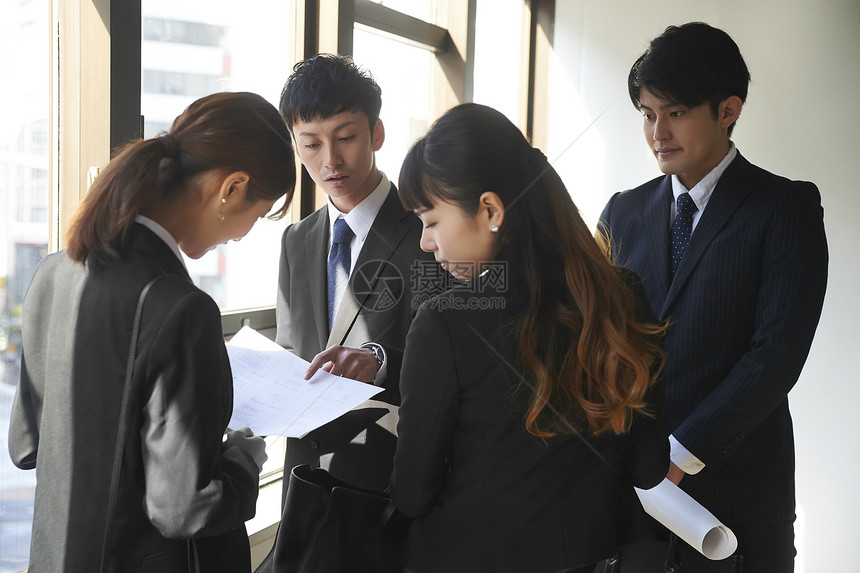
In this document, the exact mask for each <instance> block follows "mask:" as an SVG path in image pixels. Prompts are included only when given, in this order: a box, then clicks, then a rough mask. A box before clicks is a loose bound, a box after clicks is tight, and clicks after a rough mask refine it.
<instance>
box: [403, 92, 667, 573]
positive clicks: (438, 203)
mask: <svg viewBox="0 0 860 573" xmlns="http://www.w3.org/2000/svg"><path fill="white" fill-rule="evenodd" d="M399 192H400V197H401V200H402V201H403V203H404V205H405V206H406V207H407V208H408V209H412V210H414V211H415V212H416V213H417V214H418V216H419V217H420V218H421V220H422V222H423V223H424V231H423V234H422V238H421V246H422V248H423V249H424V250H426V251H430V252H433V253H434V254H435V256H436V259H437V261H439V262H440V263H441V265H442V267H443V268H444V269H446V270H447V271H448V272H449V273H451V274H452V275H453V276H454V278H456V279H458V280H459V284H457V285H456V286H454V287H453V288H452V289H451V290H449V291H448V292H446V293H445V294H443V295H440V296H438V297H436V298H433V299H430V300H428V301H427V302H426V303H425V304H424V305H423V306H422V307H421V308H420V309H419V311H418V314H417V316H416V317H415V320H414V321H413V323H412V328H411V330H410V332H409V336H408V338H407V344H406V351H405V356H404V362H403V370H402V374H401V395H402V404H401V407H400V421H399V423H398V427H397V430H398V445H397V454H396V456H395V460H394V473H393V475H392V483H391V485H392V501H393V503H394V505H395V506H396V508H397V509H398V510H399V511H400V512H401V513H403V514H404V515H406V516H407V517H414V518H415V519H414V521H413V523H412V526H411V528H410V531H409V534H408V537H407V541H406V547H405V554H404V555H405V566H406V567H407V569H408V570H410V571H415V572H417V573H423V572H435V571H451V572H454V571H464V572H465V571H468V572H472V573H474V572H478V571H486V572H493V573H499V572H505V571H510V572H522V571H529V572H530V573H540V572H562V571H577V572H578V571H591V570H592V569H593V568H594V565H595V564H596V563H597V562H598V561H599V560H601V559H602V558H605V557H608V556H610V555H611V554H612V553H613V551H614V549H615V548H616V546H617V544H618V543H619V541H620V539H619V537H618V536H619V531H620V527H619V526H620V524H619V523H618V520H617V516H618V512H619V505H620V504H619V497H620V496H622V495H631V494H632V487H631V486H632V485H636V486H638V487H641V488H650V487H652V486H654V485H656V484H657V483H659V482H660V481H661V480H662V479H663V478H664V477H665V476H666V472H667V469H668V463H669V462H668V440H667V436H666V434H665V433H664V431H663V429H662V426H661V423H660V420H659V409H660V402H661V400H660V393H661V391H662V390H661V385H660V384H658V383H657V382H658V378H659V372H660V369H661V367H662V362H663V352H662V334H663V327H662V326H660V325H657V324H655V323H654V322H653V317H652V316H651V315H650V311H649V310H648V304H647V301H646V300H645V299H644V293H643V292H642V289H641V285H640V284H639V282H638V279H637V277H635V276H634V275H632V274H631V273H629V272H625V271H623V270H621V269H617V268H614V267H613V266H612V265H611V264H610V263H609V260H608V258H607V254H606V251H605V249H603V248H601V245H600V244H599V243H598V242H597V240H596V239H595V238H594V237H593V236H592V235H591V233H590V232H589V231H588V229H587V227H586V225H585V223H584V222H583V220H582V218H581V217H580V215H579V212H578V210H577V209H576V206H575V205H574V204H573V201H572V200H571V198H570V196H569V194H568V192H567V190H566V189H565V187H564V185H563V183H562V182H561V180H560V179H559V177H558V175H557V174H556V172H555V170H554V169H553V168H552V166H550V165H549V163H548V162H547V160H546V157H544V155H543V154H542V153H541V152H540V151H538V150H536V149H534V148H532V146H531V145H529V144H528V142H527V141H526V140H525V138H524V137H523V135H522V134H521V133H520V132H519V130H518V129H517V128H516V127H515V126H514V125H513V124H512V123H511V122H510V121H508V120H507V119H506V118H505V117H504V116H503V115H502V114H501V113H499V112H497V111H495V110H493V109H491V108H488V107H485V106H480V105H476V104H464V105H460V106H457V107H455V108H453V109H452V110H450V111H448V112H447V113H446V114H445V115H443V116H442V117H441V118H440V119H439V120H438V121H437V122H436V123H435V124H434V125H433V127H432V128H431V129H430V131H429V132H428V133H427V135H426V136H425V137H423V138H422V139H420V140H419V141H418V142H417V143H416V144H415V145H414V146H413V147H412V149H411V150H410V151H409V153H408V155H407V157H406V159H405V162H404V165H403V167H402V169H401V174H400V181H399ZM419 272H420V269H419ZM414 279H416V280H420V279H421V277H420V276H419V277H414ZM625 492H626V493H625Z"/></svg>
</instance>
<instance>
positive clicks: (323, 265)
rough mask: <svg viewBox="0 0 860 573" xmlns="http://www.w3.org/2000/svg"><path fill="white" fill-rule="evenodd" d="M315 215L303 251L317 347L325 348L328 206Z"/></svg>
mask: <svg viewBox="0 0 860 573" xmlns="http://www.w3.org/2000/svg"><path fill="white" fill-rule="evenodd" d="M316 215H317V216H316V220H315V221H314V222H313V224H312V226H311V227H310V229H308V233H307V235H306V237H305V253H306V255H307V261H308V264H307V269H308V282H309V283H310V292H309V296H310V299H311V305H312V307H313V309H314V318H315V320H316V332H317V335H318V337H319V347H320V348H321V349H325V348H327V346H326V344H325V342H326V333H327V332H328V277H327V273H328V235H329V224H328V208H327V207H325V206H324V207H323V208H321V209H320V210H319V211H317V213H316Z"/></svg>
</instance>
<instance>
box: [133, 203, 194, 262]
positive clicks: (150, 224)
mask: <svg viewBox="0 0 860 573" xmlns="http://www.w3.org/2000/svg"><path fill="white" fill-rule="evenodd" d="M134 220H135V222H137V223H140V224H141V225H143V226H144V227H146V228H147V229H149V230H150V231H152V232H153V233H155V234H156V235H157V236H158V238H159V239H161V240H162V241H164V242H165V244H166V245H167V246H168V247H170V250H171V251H173V254H174V255H176V258H177V259H179V262H181V263H182V266H183V267H184V268H185V270H186V271H187V270H188V267H186V266H185V259H184V258H182V253H181V252H180V250H179V245H178V244H177V242H176V239H174V238H173V235H171V234H170V233H169V232H168V231H167V229H165V228H164V227H162V226H161V225H159V224H158V223H156V222H155V221H153V220H152V219H150V218H149V217H144V216H143V215H137V216H136V217H135V218H134Z"/></svg>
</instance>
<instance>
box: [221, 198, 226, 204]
mask: <svg viewBox="0 0 860 573" xmlns="http://www.w3.org/2000/svg"><path fill="white" fill-rule="evenodd" d="M221 204H222V205H226V204H227V198H226V197H221Z"/></svg>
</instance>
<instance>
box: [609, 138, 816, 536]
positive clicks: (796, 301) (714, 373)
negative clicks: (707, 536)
mask: <svg viewBox="0 0 860 573" xmlns="http://www.w3.org/2000/svg"><path fill="white" fill-rule="evenodd" d="M672 200H673V197H672V183H671V177H669V176H665V177H661V178H657V179H655V180H653V181H650V182H648V183H645V184H644V185H642V186H640V187H638V188H636V189H633V190H630V191H626V192H624V193H619V194H616V195H614V196H613V197H612V198H611V199H610V200H609V203H608V204H607V205H606V208H605V209H604V211H603V215H602V216H601V225H602V226H604V228H605V230H606V231H608V232H609V233H610V236H611V241H612V253H613V258H614V261H615V263H616V264H619V265H622V266H626V267H628V268H630V269H632V270H634V271H635V272H636V273H637V274H639V276H640V277H641V278H642V280H643V282H644V284H645V291H646V292H647V294H648V300H649V301H650V304H651V308H652V309H653V310H654V312H655V314H656V315H657V316H658V317H659V318H661V319H667V320H669V323H670V326H669V330H668V332H667V336H666V350H667V361H666V367H665V370H664V373H663V374H664V380H665V387H666V402H665V412H664V415H665V419H666V422H667V429H668V430H669V432H670V433H672V434H673V435H674V436H675V437H676V438H677V439H678V441H679V442H680V443H681V444H682V445H683V446H684V447H686V448H687V449H688V450H689V451H690V452H691V453H692V454H693V455H695V456H696V457H697V458H699V459H700V460H701V461H703V462H704V463H705V464H706V467H705V468H704V469H703V470H702V471H701V472H699V473H698V474H696V475H689V476H686V477H685V478H684V479H683V481H682V482H681V487H682V488H683V489H685V490H686V491H687V492H689V493H690V494H691V495H692V496H693V497H694V498H695V499H696V500H698V501H699V502H700V503H702V504H703V505H704V506H705V507H707V508H708V509H709V510H711V511H712V512H713V513H714V514H715V515H716V516H717V517H718V518H719V519H721V520H722V521H723V522H724V523H725V524H726V525H728V526H729V527H731V526H732V524H733V523H743V522H750V521H769V520H791V519H793V518H794V442H793V435H792V425H791V417H790V415H789V409H788V399H787V394H788V391H789V390H790V389H791V388H792V386H793V385H794V383H795V382H796V381H797V379H798V376H799V375H800V371H801V369H802V367H803V364H804V362H805V360H806V356H807V354H808V352H809V348H810V345H811V343H812V338H813V335H814V334H815V329H816V326H817V324H818V319H819V316H820V313H821V307H822V303H823V299H824V291H825V287H826V282H827V264H828V253H827V242H826V239H825V234H824V225H823V220H822V219H823V212H822V208H821V201H820V196H819V193H818V189H817V188H816V187H815V185H813V184H812V183H809V182H803V181H790V180H788V179H785V178H783V177H778V176H776V175H773V174H771V173H768V172H767V171H764V170H763V169H760V168H758V167H756V166H754V165H752V164H750V163H749V162H748V161H747V160H746V159H744V158H743V157H742V156H741V155H740V154H738V156H737V157H736V158H735V160H734V161H733V162H732V163H731V164H730V165H729V166H728V168H727V169H726V171H725V172H724V173H723V175H722V177H721V178H720V180H719V182H718V184H717V186H716V188H715V189H714V192H713V195H712V197H711V199H710V201H709V203H708V205H707V207H706V208H705V210H704V212H703V213H702V216H701V219H700V220H699V223H698V225H697V227H696V229H695V231H694V232H693V235H692V238H691V241H690V243H689V246H688V248H687V251H686V253H685V254H684V257H683V259H682V260H681V263H680V266H679V267H678V270H677V273H676V275H675V277H674V279H672V278H671V276H670V273H671V271H670V269H669V231H670V223H669V211H670V204H671V202H672Z"/></svg>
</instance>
